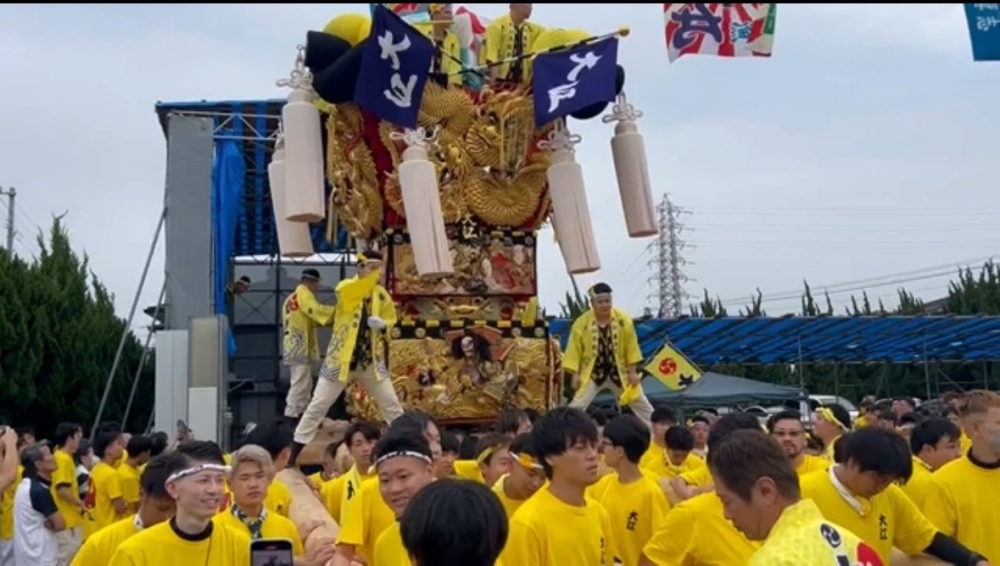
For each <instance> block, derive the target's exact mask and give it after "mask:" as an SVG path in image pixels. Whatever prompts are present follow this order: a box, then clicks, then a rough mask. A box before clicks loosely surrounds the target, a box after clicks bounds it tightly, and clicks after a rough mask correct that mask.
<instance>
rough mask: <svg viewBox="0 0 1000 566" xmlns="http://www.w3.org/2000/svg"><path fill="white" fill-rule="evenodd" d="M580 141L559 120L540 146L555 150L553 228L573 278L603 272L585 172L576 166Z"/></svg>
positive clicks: (551, 189)
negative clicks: (575, 152) (591, 217)
mask: <svg viewBox="0 0 1000 566" xmlns="http://www.w3.org/2000/svg"><path fill="white" fill-rule="evenodd" d="M580 140H581V138H580V136H579V135H576V134H570V133H569V131H568V130H567V129H566V123H565V121H563V120H560V121H559V122H558V123H557V124H556V127H555V128H554V129H553V130H552V131H551V132H549V135H548V139H545V140H542V141H540V142H538V147H539V148H540V149H549V150H552V155H551V157H550V158H549V159H550V160H549V169H548V172H547V173H548V179H549V197H550V198H551V199H552V226H553V228H554V229H555V236H556V241H557V242H559V250H560V251H561V252H562V256H563V261H565V262H566V270H567V271H569V272H570V273H571V274H573V275H578V274H581V273H592V272H594V271H597V270H599V269H600V268H601V260H600V258H599V257H598V255H597V242H596V241H595V240H594V227H593V225H592V223H591V220H590V209H589V207H588V206H587V187H586V184H585V183H584V181H583V168H582V167H580V164H579V163H577V162H576V156H575V155H574V151H573V148H574V146H576V144H578V143H580Z"/></svg>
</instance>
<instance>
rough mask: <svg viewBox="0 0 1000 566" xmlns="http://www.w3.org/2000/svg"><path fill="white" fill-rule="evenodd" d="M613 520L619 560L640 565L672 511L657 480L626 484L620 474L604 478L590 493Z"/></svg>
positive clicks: (612, 530) (614, 541)
mask: <svg viewBox="0 0 1000 566" xmlns="http://www.w3.org/2000/svg"><path fill="white" fill-rule="evenodd" d="M589 495H591V497H593V498H594V499H595V500H596V501H597V502H598V503H600V504H601V505H602V506H603V507H604V509H605V510H606V511H607V512H608V517H609V518H610V519H611V542H612V546H613V548H614V549H615V552H616V555H615V559H616V560H617V561H618V562H620V563H622V564H638V563H639V557H640V556H642V549H643V547H645V546H646V543H647V542H649V539H651V538H652V537H653V533H655V532H656V529H657V527H659V525H660V523H662V522H663V520H664V519H665V518H666V516H667V512H668V511H670V505H669V504H668V503H667V498H666V496H665V495H664V493H663V490H662V489H660V484H658V483H657V482H656V480H653V479H650V478H648V477H646V476H642V477H640V478H639V479H638V480H637V481H633V482H631V483H627V484H623V483H621V481H619V480H618V474H613V475H610V476H604V477H603V478H601V479H600V480H599V481H598V482H597V483H596V484H594V487H593V488H592V489H591V490H590V494H589Z"/></svg>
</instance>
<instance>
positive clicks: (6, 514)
mask: <svg viewBox="0 0 1000 566" xmlns="http://www.w3.org/2000/svg"><path fill="white" fill-rule="evenodd" d="M913 405H914V404H913V402H912V400H897V401H895V402H894V405H893V408H892V409H890V410H889V411H880V410H879V409H878V408H877V407H876V406H874V405H872V404H869V403H863V412H862V414H861V415H860V416H859V417H858V418H857V419H856V420H854V421H853V422H852V419H851V418H850V416H849V415H848V414H847V412H846V411H845V410H844V409H843V408H842V407H840V406H839V405H829V406H823V407H820V408H819V409H818V410H817V411H816V413H815V415H813V419H809V418H803V415H801V414H800V413H798V412H796V411H791V410H789V411H785V412H781V413H777V414H774V415H772V416H771V417H770V419H769V420H768V422H767V423H766V426H764V427H762V426H761V424H760V422H759V420H758V419H757V418H756V417H755V416H753V415H751V414H749V413H730V414H725V415H723V416H721V417H718V416H716V415H714V414H713V413H711V412H704V413H699V414H698V415H695V416H693V417H692V418H690V419H688V420H683V421H682V420H681V419H679V418H678V415H677V413H675V412H674V411H673V410H672V409H671V408H670V407H666V406H654V409H653V413H652V415H651V417H650V422H651V426H647V425H646V424H645V423H644V422H643V420H642V419H639V418H638V417H637V416H634V415H632V414H630V411H628V410H627V409H626V410H625V412H624V414H619V413H617V412H610V411H607V410H600V409H594V408H591V409H590V410H589V411H584V410H581V409H578V408H574V407H560V408H556V409H553V410H551V411H549V412H548V413H546V414H542V415H537V414H529V413H527V412H523V411H518V410H510V411H506V412H504V413H503V414H501V415H500V418H499V421H498V423H497V425H496V428H495V430H492V431H490V432H484V433H469V432H467V431H461V430H450V429H445V428H443V427H441V426H439V425H438V423H437V422H436V421H435V420H434V419H433V418H432V417H431V416H430V415H427V414H424V413H420V412H413V411H408V412H404V413H403V414H402V415H401V416H399V417H397V418H395V419H393V421H392V423H391V424H389V425H387V426H386V425H381V424H376V423H370V422H365V421H357V422H353V423H351V424H350V426H349V427H348V428H347V430H346V431H345V433H344V435H343V438H342V439H338V440H337V441H336V442H334V443H332V444H330V445H329V446H328V447H327V448H326V450H325V453H324V458H323V465H322V469H320V470H318V471H316V472H315V473H313V474H311V475H309V476H308V479H309V480H310V482H311V483H312V484H313V486H314V488H315V489H314V492H315V495H316V496H318V497H319V499H320V500H321V501H322V503H323V506H324V507H325V509H326V511H327V512H328V513H329V515H330V517H331V518H332V519H333V520H334V521H335V522H336V523H337V524H338V525H339V526H340V530H339V533H338V534H337V536H336V540H335V543H334V544H325V545H324V544H312V545H310V547H309V548H306V545H304V544H303V539H302V537H301V535H300V531H299V529H298V528H297V526H296V524H295V523H294V522H293V521H292V520H291V519H289V517H288V515H289V512H290V509H291V506H292V493H291V491H290V490H289V488H288V486H287V485H285V484H283V483H282V481H281V480H280V479H279V478H278V477H277V471H278V470H281V469H283V468H285V467H288V466H289V465H290V459H291V455H292V451H293V445H294V430H293V428H292V427H291V426H290V425H289V423H287V421H285V420H275V421H273V422H268V423H263V424H261V425H259V426H257V427H255V428H253V429H252V430H250V431H249V432H248V433H247V434H246V435H245V436H244V438H242V439H241V442H240V446H239V448H238V449H236V450H234V451H233V452H232V453H229V454H224V453H223V451H222V450H221V449H220V448H219V446H218V445H217V444H215V443H214V442H210V441H200V440H194V439H184V440H183V441H182V442H177V441H176V440H175V441H174V442H170V441H169V439H168V438H167V435H166V434H164V433H154V434H152V435H148V436H146V435H135V436H130V435H128V434H127V433H125V432H123V431H122V429H121V427H120V426H119V425H118V424H117V423H105V424H103V425H101V426H100V427H99V428H98V429H97V430H96V431H95V432H94V435H93V438H94V441H93V443H90V442H88V441H87V440H84V439H83V438H82V433H83V431H82V429H81V427H79V426H77V425H74V424H68V423H64V424H60V425H58V426H57V427H56V429H55V433H54V434H53V435H52V438H51V441H47V440H43V441H36V440H35V438H34V434H33V432H32V431H31V430H29V429H17V430H14V429H5V430H4V431H3V433H2V436H0V444H2V446H3V458H2V460H0V487H2V488H3V505H2V518H0V521H2V522H0V539H2V541H3V542H2V546H0V565H3V566H8V565H12V566H54V565H59V566H70V565H71V566H97V565H101V566H103V565H112V566H160V565H167V564H190V565H194V564H205V565H211V564H231V565H243V564H247V565H249V564H250V542H251V541H252V540H257V539H286V540H290V541H292V545H293V552H294V555H295V564H296V565H297V566H321V565H326V564H332V565H334V566H350V565H352V564H367V565H377V566H404V565H405V566H411V565H412V566H459V565H462V566H493V565H496V564H506V565H508V566H510V565H524V566H559V565H563V564H574V565H575V564H580V565H583V564H587V565H603V566H612V565H614V564H622V565H626V566H638V565H642V566H649V565H657V566H663V565H671V566H672V565H677V566H681V565H706V566H729V565H732V566H737V565H745V564H746V565H750V566H781V565H786V564H787V565H792V564H795V565H797V566H812V565H816V566H819V565H827V564H838V565H840V564H843V565H856V564H863V565H866V566H874V565H879V564H889V563H890V561H891V560H893V556H894V553H896V554H897V555H901V554H905V555H911V556H916V555H922V554H926V555H929V556H932V557H934V558H937V559H939V560H941V561H943V562H945V563H946V564H958V565H962V566H964V565H970V566H974V565H975V566H984V565H988V564H991V563H996V564H1000V539H998V537H997V536H996V534H997V533H998V532H1000V511H998V510H997V506H996V503H995V502H996V501H997V500H996V499H995V497H996V496H998V495H1000V395H998V394H996V393H993V392H988V391H971V392H968V393H965V394H962V395H955V394H949V395H948V396H946V398H945V399H944V402H943V403H939V404H934V403H931V404H925V405H924V406H923V407H921V409H919V410H918V409H917V408H916V407H914V406H913ZM807 417H808V416H807ZM810 421H814V424H815V426H813V427H809V426H808V425H809V422H810ZM307 471H311V470H307ZM900 553H901V554H900Z"/></svg>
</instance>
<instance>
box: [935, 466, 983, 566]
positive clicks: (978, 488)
mask: <svg viewBox="0 0 1000 566" xmlns="http://www.w3.org/2000/svg"><path fill="white" fill-rule="evenodd" d="M932 477H933V483H932V484H931V489H930V490H929V492H928V494H927V499H926V501H925V503H924V513H926V514H927V518H928V519H930V520H931V521H932V522H933V523H934V524H935V525H936V526H937V528H938V529H940V530H941V532H942V533H944V534H946V535H948V536H950V537H954V539H955V540H957V541H958V542H960V543H962V544H964V545H965V546H966V547H968V548H970V549H972V550H975V551H976V552H978V553H979V554H982V555H983V556H985V557H986V558H987V559H988V560H989V561H990V563H991V564H1000V537H998V536H997V533H1000V469H993V470H990V469H986V468H982V467H979V466H977V465H975V464H973V463H972V461H970V460H969V457H968V455H966V456H963V457H961V458H959V459H957V460H952V461H951V462H948V463H947V464H945V465H944V466H941V468H940V469H938V471H936V472H934V475H933V476H932Z"/></svg>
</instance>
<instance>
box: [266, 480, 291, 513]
mask: <svg viewBox="0 0 1000 566" xmlns="http://www.w3.org/2000/svg"><path fill="white" fill-rule="evenodd" d="M291 506H292V492H291V491H289V489H288V486H287V485H285V484H283V483H281V480H279V479H277V478H275V479H274V481H272V482H271V485H269V486H267V495H265V496H264V507H265V508H267V510H268V511H270V512H271V513H277V514H278V515H281V516H282V517H287V516H288V508H289V507H291Z"/></svg>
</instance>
